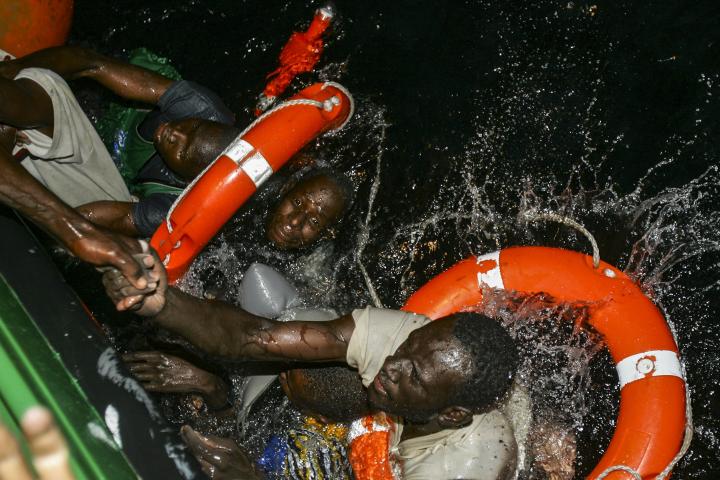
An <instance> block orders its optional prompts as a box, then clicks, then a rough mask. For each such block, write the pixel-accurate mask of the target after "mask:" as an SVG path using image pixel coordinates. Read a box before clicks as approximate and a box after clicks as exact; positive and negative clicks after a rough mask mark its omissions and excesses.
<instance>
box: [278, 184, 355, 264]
mask: <svg viewBox="0 0 720 480" xmlns="http://www.w3.org/2000/svg"><path fill="white" fill-rule="evenodd" d="M351 199H352V188H351V187H350V186H349V185H348V184H347V182H346V181H344V180H343V179H342V178H341V177H337V176H335V175H331V174H329V173H326V172H323V173H318V174H314V175H311V176H307V177H304V178H302V179H301V180H299V181H298V182H297V183H295V184H294V185H293V186H292V188H290V189H289V190H288V191H287V192H286V193H285V194H284V195H283V196H282V197H281V198H280V201H279V202H278V204H277V205H276V206H275V208H274V209H273V210H272V211H271V212H270V218H269V219H268V224H267V236H268V239H269V240H270V241H271V242H272V243H273V244H275V246H276V247H278V248H281V249H283V250H287V249H292V248H300V247H304V246H308V245H310V244H312V243H313V242H314V241H316V240H317V239H318V238H320V236H321V235H322V234H323V232H325V231H326V230H327V229H328V228H329V227H331V226H332V225H333V224H334V223H335V222H337V221H338V220H339V219H340V217H341V216H342V215H343V214H344V213H345V211H346V210H347V208H348V206H349V205H350V203H351Z"/></svg>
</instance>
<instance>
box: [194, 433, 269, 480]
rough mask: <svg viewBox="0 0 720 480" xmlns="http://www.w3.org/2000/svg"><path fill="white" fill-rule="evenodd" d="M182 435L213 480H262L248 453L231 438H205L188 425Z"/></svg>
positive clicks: (212, 436) (210, 436)
mask: <svg viewBox="0 0 720 480" xmlns="http://www.w3.org/2000/svg"><path fill="white" fill-rule="evenodd" d="M180 434H181V435H182V437H183V439H184V440H185V443H187V445H188V447H190V450H191V451H192V452H193V455H195V458H197V459H198V462H200V465H201V466H202V469H203V472H205V474H206V475H207V476H208V477H210V478H212V479H213V480H231V479H238V478H243V479H248V480H252V479H260V478H261V477H260V476H259V475H258V474H257V472H256V471H255V468H254V466H253V462H252V460H250V457H248V455H247V453H245V452H244V451H243V450H242V449H241V448H240V447H239V446H238V445H237V444H236V443H235V442H233V441H232V440H230V439H229V438H221V437H216V436H214V435H208V436H204V435H201V434H200V433H198V432H196V431H195V430H193V429H192V428H190V427H189V426H188V425H184V426H183V427H182V428H181V429H180Z"/></svg>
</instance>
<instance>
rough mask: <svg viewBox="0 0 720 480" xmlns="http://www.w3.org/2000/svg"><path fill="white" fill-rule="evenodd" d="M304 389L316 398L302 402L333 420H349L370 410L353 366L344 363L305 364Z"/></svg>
mask: <svg viewBox="0 0 720 480" xmlns="http://www.w3.org/2000/svg"><path fill="white" fill-rule="evenodd" d="M303 374H304V376H305V378H306V380H307V389H308V391H312V392H313V393H314V397H315V398H317V399H318V400H317V402H316V403H314V404H313V405H306V406H307V407H308V408H309V409H310V410H312V411H313V413H318V414H320V415H323V416H325V417H327V418H328V419H330V420H332V421H334V422H349V421H352V420H354V419H356V418H359V417H362V416H364V415H367V414H368V413H370V411H371V409H370V405H369V403H368V399H367V391H366V390H365V388H364V387H363V386H362V382H361V380H360V375H359V374H358V372H357V370H353V369H351V368H348V367H345V366H331V367H327V366H325V367H316V368H305V369H303Z"/></svg>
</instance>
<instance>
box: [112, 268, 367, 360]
mask: <svg viewBox="0 0 720 480" xmlns="http://www.w3.org/2000/svg"><path fill="white" fill-rule="evenodd" d="M154 268H155V271H156V273H158V274H159V275H160V281H159V282H158V288H157V289H156V290H155V291H153V292H152V293H150V294H144V293H143V292H139V291H137V290H136V289H133V288H132V286H131V285H130V284H129V283H128V282H127V280H126V279H125V278H124V277H123V275H122V274H121V273H120V272H117V271H109V272H106V273H105V275H103V284H104V285H105V290H106V291H107V293H108V295H109V296H110V298H111V299H112V300H113V302H115V304H116V306H117V308H118V309H119V310H126V309H132V308H134V307H139V308H138V310H137V312H138V313H139V314H140V315H144V316H149V317H154V319H155V321H156V322H157V323H158V324H159V325H160V326H161V327H163V328H166V329H167V330H170V331H171V332H174V333H177V334H179V335H181V336H183V337H185V338H186V339H187V340H189V341H190V342H191V343H193V344H194V345H195V346H197V347H198V348H200V349H202V350H203V351H205V352H207V353H209V354H212V355H219V356H223V357H228V358H235V359H256V360H297V361H309V362H312V361H327V362H338V361H345V357H346V353H347V347H348V341H349V340H350V337H351V335H352V332H353V330H354V329H355V322H354V320H353V319H352V317H351V316H350V315H346V316H344V317H341V318H338V319H335V320H331V321H329V322H301V321H296V322H276V321H274V320H269V319H267V318H262V317H258V316H255V315H252V314H251V313H249V312H246V311H245V310H242V309H241V308H238V307H234V306H232V305H229V304H226V303H224V302H220V301H208V300H204V299H199V298H196V297H193V296H191V295H187V294H186V293H183V292H181V291H180V290H178V289H176V288H169V289H166V288H165V285H166V282H165V272H164V268H163V267H162V264H161V263H160V262H158V261H156V262H155V267H154Z"/></svg>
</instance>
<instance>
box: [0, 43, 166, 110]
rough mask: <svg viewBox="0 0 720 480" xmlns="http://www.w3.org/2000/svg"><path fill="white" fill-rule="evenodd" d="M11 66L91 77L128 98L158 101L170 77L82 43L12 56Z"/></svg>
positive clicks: (67, 77)
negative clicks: (85, 46)
mask: <svg viewBox="0 0 720 480" xmlns="http://www.w3.org/2000/svg"><path fill="white" fill-rule="evenodd" d="M11 63H12V64H11V65H8V66H7V67H6V68H10V67H12V69H13V70H16V71H19V70H21V69H23V68H33V67H34V68H46V69H48V70H52V71H54V72H55V73H57V74H58V75H60V76H61V77H63V78H64V79H66V80H72V79H76V78H91V79H93V80H95V81H96V82H98V83H100V84H101V85H103V86H104V87H106V88H108V89H109V90H111V91H113V92H114V93H115V94H117V95H119V96H121V97H123V98H126V99H128V100H135V101H139V102H144V103H149V104H153V105H154V104H157V102H158V100H159V99H160V97H161V96H162V94H163V93H165V90H167V88H168V87H169V86H170V85H171V84H172V80H170V79H168V78H166V77H163V76H162V75H159V74H157V73H154V72H151V71H149V70H146V69H144V68H141V67H138V66H135V65H131V64H129V63H127V62H123V61H119V60H116V59H113V58H110V57H106V56H104V55H101V54H99V53H97V52H95V51H93V50H89V49H87V48H81V47H68V46H64V47H53V48H48V49H45V50H40V51H38V52H35V53H32V54H30V55H27V56H25V57H22V58H19V59H16V60H12V61H11Z"/></svg>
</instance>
